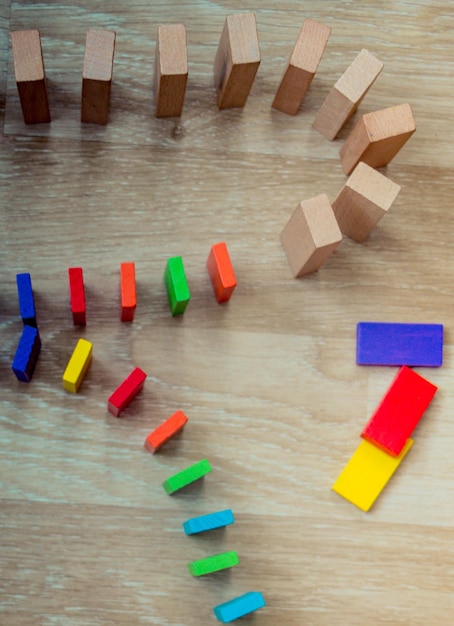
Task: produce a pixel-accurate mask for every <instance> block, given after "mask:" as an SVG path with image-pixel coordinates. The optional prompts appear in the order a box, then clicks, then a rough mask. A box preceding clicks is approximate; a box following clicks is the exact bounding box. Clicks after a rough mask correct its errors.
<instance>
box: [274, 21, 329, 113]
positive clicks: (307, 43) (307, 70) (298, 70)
mask: <svg viewBox="0 0 454 626" xmlns="http://www.w3.org/2000/svg"><path fill="white" fill-rule="evenodd" d="M330 33H331V28H329V26H325V25H324V24H321V23H320V22H315V21H314V20H310V19H306V20H304V22H303V26H302V28H301V31H300V34H299V36H298V39H297V41H296V44H295V47H294V48H293V52H292V54H291V56H290V59H289V61H288V63H287V67H286V68H285V71H284V75H283V76H282V79H281V82H280V85H279V87H278V90H277V92H276V95H275V96H274V100H273V104H272V105H271V106H272V107H273V108H274V109H278V110H279V111H282V112H283V113H288V115H296V114H297V113H298V109H299V108H300V106H301V103H302V102H303V99H304V96H305V95H306V92H307V90H308V89H309V87H310V84H311V82H312V79H313V78H314V76H315V72H316V71H317V68H318V65H319V63H320V60H321V58H322V56H323V53H324V51H325V48H326V44H327V43H328V38H329V36H330Z"/></svg>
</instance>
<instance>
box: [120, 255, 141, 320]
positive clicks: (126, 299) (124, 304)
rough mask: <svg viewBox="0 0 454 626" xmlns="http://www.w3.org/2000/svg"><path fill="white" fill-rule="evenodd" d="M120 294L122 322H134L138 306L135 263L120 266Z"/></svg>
mask: <svg viewBox="0 0 454 626" xmlns="http://www.w3.org/2000/svg"><path fill="white" fill-rule="evenodd" d="M120 292H121V315H120V319H121V321H122V322H132V321H133V319H134V313H135V310H136V306H137V294H136V266H135V264H134V263H121V264H120Z"/></svg>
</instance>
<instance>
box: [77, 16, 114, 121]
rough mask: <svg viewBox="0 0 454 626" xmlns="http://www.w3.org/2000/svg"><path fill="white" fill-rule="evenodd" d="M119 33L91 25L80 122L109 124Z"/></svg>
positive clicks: (85, 59) (83, 73) (87, 45)
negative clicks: (114, 61) (115, 53)
mask: <svg viewBox="0 0 454 626" xmlns="http://www.w3.org/2000/svg"><path fill="white" fill-rule="evenodd" d="M115 38H116V34H115V32H114V31H111V30H97V29H95V28H89V29H88V31H87V38H86V43H85V57H84V66H83V71H82V107H81V118H80V119H81V121H82V122H85V123H88V124H107V121H108V117H109V106H110V89H111V85H112V73H113V60H114V52H115Z"/></svg>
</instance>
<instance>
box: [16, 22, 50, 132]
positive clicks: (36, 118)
mask: <svg viewBox="0 0 454 626" xmlns="http://www.w3.org/2000/svg"><path fill="white" fill-rule="evenodd" d="M11 47H12V51H13V60H14V73H15V76H16V84H17V90H18V92H19V98H20V103H21V107H22V114H23V116H24V122H25V123H26V124H42V123H48V122H50V111H49V100H48V97H47V87H46V74H45V71H44V61H43V54H42V48H41V37H40V34H39V30H17V31H14V32H12V33H11Z"/></svg>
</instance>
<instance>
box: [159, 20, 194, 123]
mask: <svg viewBox="0 0 454 626" xmlns="http://www.w3.org/2000/svg"><path fill="white" fill-rule="evenodd" d="M187 82H188V51H187V45H186V28H185V26H184V25H183V24H167V25H164V26H159V27H158V39H157V43H156V58H155V90H156V117H178V116H180V115H181V112H182V110H183V104H184V97H185V94H186V85H187Z"/></svg>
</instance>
